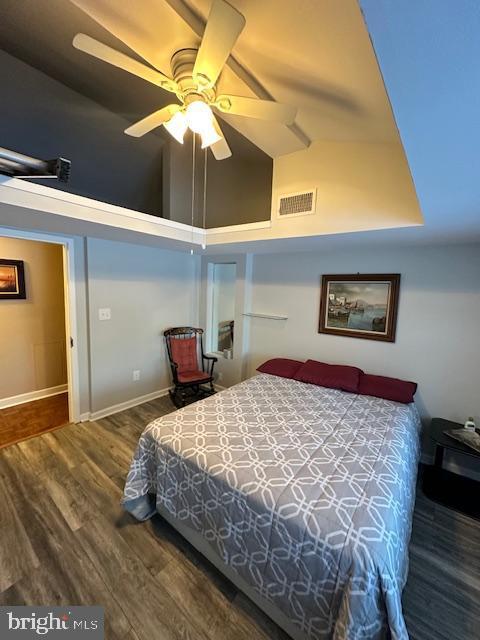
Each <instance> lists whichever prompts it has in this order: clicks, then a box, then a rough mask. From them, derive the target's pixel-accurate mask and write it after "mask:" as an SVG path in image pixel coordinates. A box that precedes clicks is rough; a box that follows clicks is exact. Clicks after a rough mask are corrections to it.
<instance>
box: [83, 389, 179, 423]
mask: <svg viewBox="0 0 480 640" xmlns="http://www.w3.org/2000/svg"><path fill="white" fill-rule="evenodd" d="M170 389H171V387H167V388H166V389H159V390H158V391H152V393H147V394H146V395H144V396H138V397H137V398H132V399H131V400H127V401H126V402H121V403H120V404H114V405H112V406H111V407H106V408H105V409H100V411H93V412H91V413H89V414H85V413H84V414H82V415H81V416H80V420H81V422H86V421H88V420H101V419H102V418H106V417H107V416H111V415H113V414H114V413H119V412H120V411H125V410H126V409H131V408H132V407H137V406H138V405H139V404H143V403H144V402H150V401H151V400H155V399H156V398H161V397H162V396H166V395H167V393H168V392H169V391H170ZM87 416H88V417H87Z"/></svg>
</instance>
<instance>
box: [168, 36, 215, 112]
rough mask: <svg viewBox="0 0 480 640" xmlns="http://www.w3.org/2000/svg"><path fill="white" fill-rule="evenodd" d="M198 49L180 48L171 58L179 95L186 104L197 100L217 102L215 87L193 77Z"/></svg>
mask: <svg viewBox="0 0 480 640" xmlns="http://www.w3.org/2000/svg"><path fill="white" fill-rule="evenodd" d="M197 53H198V49H180V50H179V51H176V52H175V53H174V54H173V56H172V59H171V67H172V75H173V77H174V80H175V82H176V83H177V85H178V86H179V88H180V93H179V94H178V97H179V99H180V100H182V102H184V103H185V104H186V105H188V104H190V103H191V102H195V101H196V100H202V101H203V102H207V103H212V102H215V96H216V94H215V89H214V88H208V87H207V86H206V84H207V83H208V79H206V82H205V83H202V82H199V81H198V78H196V79H194V77H193V67H194V65H195V60H196V57H197Z"/></svg>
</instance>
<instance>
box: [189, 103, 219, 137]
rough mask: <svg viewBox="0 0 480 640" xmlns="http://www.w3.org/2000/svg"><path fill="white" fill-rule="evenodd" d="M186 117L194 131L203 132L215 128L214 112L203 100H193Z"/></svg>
mask: <svg viewBox="0 0 480 640" xmlns="http://www.w3.org/2000/svg"><path fill="white" fill-rule="evenodd" d="M185 118H186V120H187V124H188V127H189V128H190V129H191V130H192V131H193V133H200V134H202V133H203V132H204V131H205V132H206V131H209V130H210V129H213V124H212V123H213V112H212V110H211V109H210V107H209V106H208V104H207V103H206V102H203V100H195V101H194V102H191V103H190V104H189V105H188V106H187V109H186V111H185Z"/></svg>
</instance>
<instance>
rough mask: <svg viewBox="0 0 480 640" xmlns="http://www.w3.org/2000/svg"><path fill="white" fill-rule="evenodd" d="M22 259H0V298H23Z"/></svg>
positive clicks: (23, 276)
mask: <svg viewBox="0 0 480 640" xmlns="http://www.w3.org/2000/svg"><path fill="white" fill-rule="evenodd" d="M25 298H26V294H25V271H24V267H23V260H4V259H0V300H25Z"/></svg>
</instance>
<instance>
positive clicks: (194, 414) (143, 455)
mask: <svg viewBox="0 0 480 640" xmlns="http://www.w3.org/2000/svg"><path fill="white" fill-rule="evenodd" d="M419 434H420V420H419V416H418V412H417V410H416V408H415V406H414V405H413V404H409V405H405V404H400V403H396V402H391V401H389V400H383V399H379V398H374V397H371V396H363V395H357V394H352V393H346V392H344V391H339V390H336V389H327V388H324V387H319V386H315V385H312V384H306V383H304V382H299V381H296V380H291V379H286V378H280V377H278V376H274V375H269V374H264V373H262V374H259V375H256V376H254V377H253V378H250V379H249V380H246V381H245V382H242V383H240V384H238V385H236V386H234V387H231V388H230V389H227V390H225V391H223V392H221V393H218V394H216V395H215V396H212V397H210V398H207V399H205V400H202V401H200V402H196V403H194V404H192V405H190V406H188V407H186V408H184V409H181V410H179V411H175V412H173V413H171V414H169V415H166V416H164V417H162V418H160V419H158V420H155V421H154V422H152V423H151V424H150V425H148V426H147V428H146V429H145V431H144V432H143V434H142V436H141V437H140V441H139V444H138V447H137V450H136V452H135V455H134V458H133V461H132V465H131V468H130V472H129V474H128V478H127V482H126V486H125V492H124V506H125V508H126V509H127V510H129V511H130V512H131V513H132V514H133V515H134V516H135V517H136V518H138V519H146V518H148V517H150V516H151V515H153V513H154V512H155V511H157V512H159V513H160V514H161V515H162V516H163V517H165V518H166V519H167V520H168V521H169V522H170V523H171V524H173V526H175V527H176V528H177V529H178V530H179V531H180V533H181V534H182V535H184V536H185V537H186V538H187V539H189V541H190V542H191V543H192V544H194V546H196V547H197V548H198V549H199V550H200V551H201V552H202V553H204V554H205V555H206V556H207V557H208V558H209V559H210V560H211V561H212V562H213V563H214V564H216V566H217V567H218V568H220V569H221V570H222V571H223V572H224V573H225V574H226V575H227V577H229V578H230V579H231V580H232V581H233V582H234V583H235V584H236V585H237V586H238V587H239V588H240V589H242V590H243V591H245V592H246V594H247V595H248V596H250V597H251V598H252V599H253V600H254V601H255V602H256V603H257V605H258V606H260V607H261V608H262V609H263V610H264V611H265V612H266V613H267V614H268V615H269V616H270V617H272V618H273V619H274V620H275V621H276V622H277V623H278V624H279V625H280V626H282V627H283V628H284V629H285V630H286V631H287V633H289V634H290V635H291V636H292V637H294V638H296V639H297V640H305V639H308V640H327V639H328V640H347V639H348V640H357V639H367V638H368V640H376V639H379V640H380V639H384V638H393V639H395V640H398V639H406V638H408V634H407V630H406V626H405V622H404V619H403V614H402V606H401V595H402V590H403V587H404V584H405V582H406V577H407V572H408V543H409V539H410V531H411V521H412V512H413V507H414V501H415V485H416V476H417V467H418V460H419Z"/></svg>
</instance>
